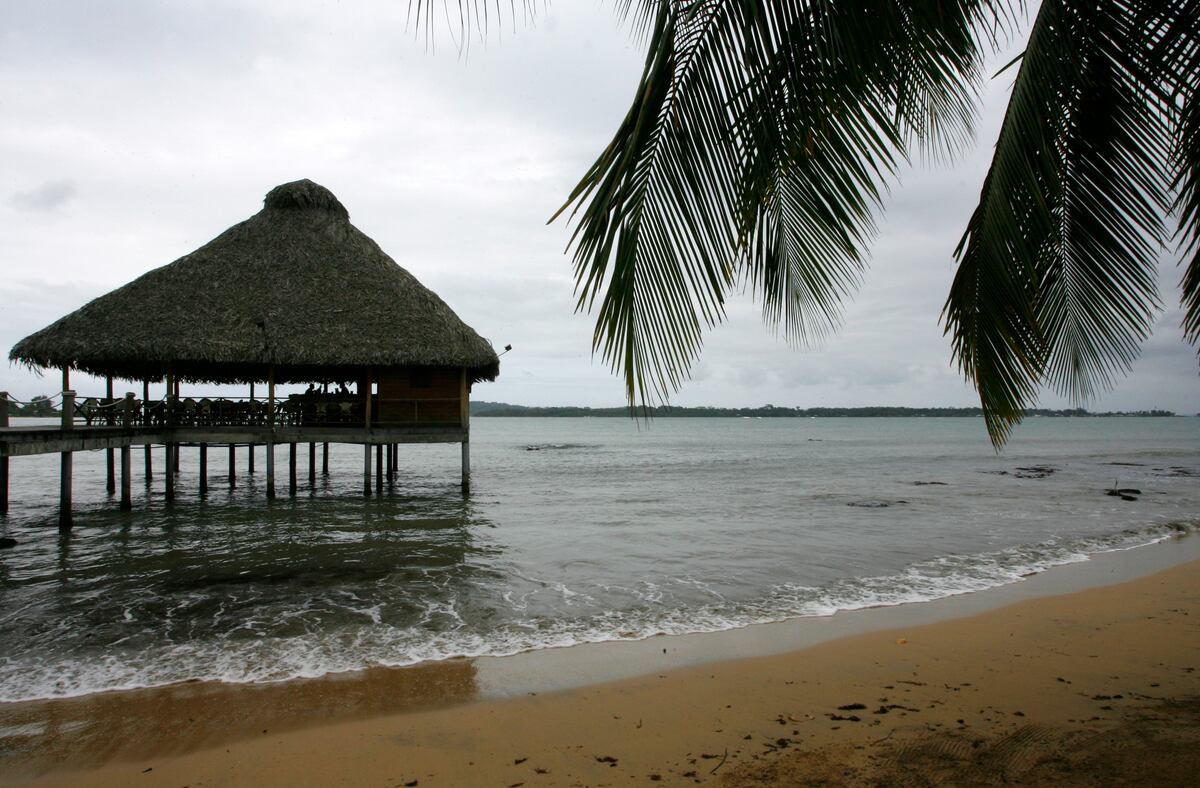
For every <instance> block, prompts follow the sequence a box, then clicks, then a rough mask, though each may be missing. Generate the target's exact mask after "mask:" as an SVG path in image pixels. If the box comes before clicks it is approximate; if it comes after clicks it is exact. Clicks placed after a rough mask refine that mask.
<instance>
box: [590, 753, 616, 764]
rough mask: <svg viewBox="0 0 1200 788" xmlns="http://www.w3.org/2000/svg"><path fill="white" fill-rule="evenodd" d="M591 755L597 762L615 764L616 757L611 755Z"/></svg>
mask: <svg viewBox="0 0 1200 788" xmlns="http://www.w3.org/2000/svg"><path fill="white" fill-rule="evenodd" d="M592 757H593V758H595V759H596V762H597V763H607V764H608V765H609V766H616V765H617V759H616V758H614V757H612V756H611V755H593V756H592Z"/></svg>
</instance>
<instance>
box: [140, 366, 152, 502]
mask: <svg viewBox="0 0 1200 788" xmlns="http://www.w3.org/2000/svg"><path fill="white" fill-rule="evenodd" d="M142 414H143V418H146V417H148V416H149V415H150V381H148V380H143V381H142ZM146 426H149V424H147V425H146ZM144 452H145V454H146V486H147V487H149V486H150V479H151V478H152V477H153V476H154V473H153V468H152V465H153V463H152V462H151V461H150V444H149V443H147V444H146V447H145V449H144Z"/></svg>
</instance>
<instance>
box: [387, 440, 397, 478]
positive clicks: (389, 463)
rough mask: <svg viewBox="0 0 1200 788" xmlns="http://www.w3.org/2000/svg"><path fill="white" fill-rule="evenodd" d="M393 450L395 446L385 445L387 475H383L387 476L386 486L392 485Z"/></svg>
mask: <svg viewBox="0 0 1200 788" xmlns="http://www.w3.org/2000/svg"><path fill="white" fill-rule="evenodd" d="M393 448H395V444H392V443H389V444H388V445H387V473H386V474H385V476H387V480H388V484H391V483H392V474H393V472H394V466H393V465H392V449H393Z"/></svg>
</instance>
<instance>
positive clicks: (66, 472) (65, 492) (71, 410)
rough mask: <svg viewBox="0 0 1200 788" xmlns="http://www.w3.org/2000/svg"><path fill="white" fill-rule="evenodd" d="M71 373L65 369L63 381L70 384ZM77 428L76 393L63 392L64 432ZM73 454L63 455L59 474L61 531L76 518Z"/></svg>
mask: <svg viewBox="0 0 1200 788" xmlns="http://www.w3.org/2000/svg"><path fill="white" fill-rule="evenodd" d="M68 375H69V373H68V372H67V370H66V368H64V369H63V380H64V381H68V382H69V377H68ZM74 428H75V392H74V391H71V390H69V389H64V390H63V397H62V429H63V431H64V432H69V431H70V430H72V429H74ZM72 460H73V457H72V454H71V452H69V451H64V452H63V453H62V465H61V469H60V474H59V485H58V527H59V529H60V530H64V531H66V530H70V528H71V526H72V525H73V524H74V518H73V515H72V513H71V465H72Z"/></svg>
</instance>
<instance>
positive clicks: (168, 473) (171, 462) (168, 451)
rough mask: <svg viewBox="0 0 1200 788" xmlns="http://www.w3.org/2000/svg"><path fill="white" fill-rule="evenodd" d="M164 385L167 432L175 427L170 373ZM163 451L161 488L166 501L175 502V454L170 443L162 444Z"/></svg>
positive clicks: (173, 391)
mask: <svg viewBox="0 0 1200 788" xmlns="http://www.w3.org/2000/svg"><path fill="white" fill-rule="evenodd" d="M166 383H167V403H166V406H167V430H168V431H169V430H171V429H173V428H174V426H175V379H174V378H173V377H172V375H171V373H170V371H168V372H167V380H166ZM163 449H164V451H163V454H164V455H165V459H164V460H163V474H164V475H165V477H166V481H165V484H164V485H163V487H164V489H165V491H166V497H167V500H168V501H173V500H175V452H174V451H173V449H174V446H173V445H172V444H171V443H164V444H163Z"/></svg>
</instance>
